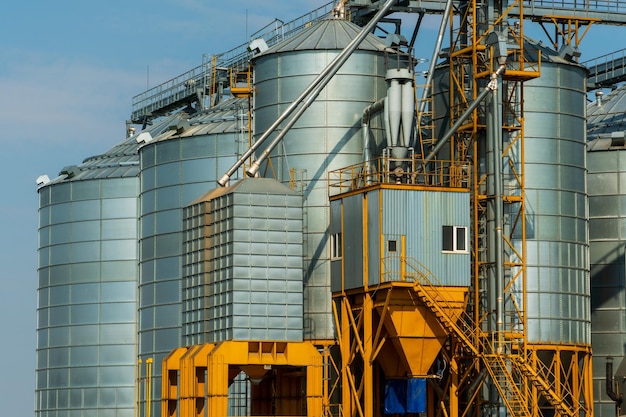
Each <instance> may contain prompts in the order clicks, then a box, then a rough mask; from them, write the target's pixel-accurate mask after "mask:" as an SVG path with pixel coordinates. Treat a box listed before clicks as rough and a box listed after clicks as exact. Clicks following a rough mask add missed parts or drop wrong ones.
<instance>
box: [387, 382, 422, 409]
mask: <svg viewBox="0 0 626 417" xmlns="http://www.w3.org/2000/svg"><path fill="white" fill-rule="evenodd" d="M425 412H426V379H424V378H409V379H388V380H387V381H385V414H407V413H425Z"/></svg>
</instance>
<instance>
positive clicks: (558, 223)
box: [518, 62, 591, 344]
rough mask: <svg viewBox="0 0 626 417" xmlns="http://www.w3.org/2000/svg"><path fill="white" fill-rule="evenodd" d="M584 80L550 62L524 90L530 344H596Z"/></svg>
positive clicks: (572, 68)
mask: <svg viewBox="0 0 626 417" xmlns="http://www.w3.org/2000/svg"><path fill="white" fill-rule="evenodd" d="M585 77H586V74H585V70H584V69H583V68H581V67H580V66H578V65H575V64H566V63H559V62H555V63H549V62H544V63H543V64H542V67H541V77H540V78H538V79H533V80H531V81H528V82H526V83H525V84H524V118H525V132H524V133H525V138H524V146H525V153H524V160H525V164H526V165H525V167H524V169H525V171H524V172H525V187H526V188H525V192H526V219H527V223H526V250H527V257H526V268H527V273H526V287H527V302H526V317H527V320H528V321H527V337H528V340H529V341H530V342H545V343H571V344H590V343H591V329H590V327H591V323H590V320H591V317H590V307H589V300H590V287H589V270H588V236H587V205H586V197H587V194H586V193H587V189H586V166H585V165H586V160H585V159H586V158H585V153H586V152H585ZM518 244H519V242H518Z"/></svg>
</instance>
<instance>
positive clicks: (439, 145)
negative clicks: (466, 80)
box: [422, 65, 506, 165]
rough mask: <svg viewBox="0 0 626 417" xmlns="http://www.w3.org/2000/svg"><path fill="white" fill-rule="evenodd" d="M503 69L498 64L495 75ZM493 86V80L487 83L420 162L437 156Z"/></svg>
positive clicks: (423, 162) (425, 161) (495, 86)
mask: <svg viewBox="0 0 626 417" xmlns="http://www.w3.org/2000/svg"><path fill="white" fill-rule="evenodd" d="M505 69H506V66H505V65H500V66H499V67H498V69H497V70H496V72H495V73H494V74H495V75H496V77H499V76H500V75H502V74H503V73H504V70H505ZM494 88H497V84H495V85H494V83H493V81H492V82H490V83H489V84H487V87H486V88H485V89H484V90H483V91H482V92H481V93H480V94H479V95H478V96H477V97H476V100H474V101H473V102H472V104H470V105H469V107H468V108H467V110H465V112H464V113H463V114H462V115H461V116H460V117H459V120H457V121H456V122H455V123H454V124H453V125H452V127H451V128H450V130H448V131H447V132H446V134H445V135H443V137H442V138H441V139H440V140H439V141H438V142H437V144H436V145H435V147H434V148H433V150H432V151H431V152H430V153H429V154H428V156H427V157H426V158H424V160H423V161H422V164H424V165H425V164H427V163H429V162H430V161H432V160H433V158H434V157H435V156H437V154H438V153H439V151H441V149H442V148H443V147H444V145H445V144H446V143H447V142H448V140H450V138H451V137H452V135H454V133H455V132H456V131H457V130H458V128H459V127H461V125H462V124H463V122H464V121H465V119H467V118H468V117H469V116H470V115H471V114H472V112H473V111H474V110H476V107H478V105H479V104H480V102H481V101H483V100H484V99H485V97H487V96H488V95H489V93H491V91H493V89H494Z"/></svg>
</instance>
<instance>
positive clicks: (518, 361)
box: [406, 260, 575, 417]
mask: <svg viewBox="0 0 626 417" xmlns="http://www.w3.org/2000/svg"><path fill="white" fill-rule="evenodd" d="M412 262H414V263H415V264H419V262H417V261H415V260H412ZM415 264H411V263H409V262H407V269H412V270H413V272H412V273H409V272H407V274H406V275H407V278H409V279H413V281H414V291H415V293H416V295H417V296H418V297H419V298H420V300H421V301H422V302H423V303H424V304H425V305H426V306H427V307H428V308H429V309H430V310H431V311H432V313H433V314H434V315H435V316H436V317H437V318H438V320H439V323H440V324H441V326H442V327H444V328H445V329H446V330H447V331H448V332H449V333H452V334H454V336H455V337H456V338H457V339H458V340H459V341H461V342H462V343H463V345H464V347H465V348H466V349H467V350H468V351H469V352H471V353H472V354H473V355H475V356H477V357H479V358H480V359H481V360H482V362H483V363H484V365H485V368H486V369H487V371H488V373H489V375H490V376H491V379H492V381H493V383H494V385H495V388H496V389H497V390H498V392H499V394H500V396H501V398H502V401H503V403H504V405H505V406H506V408H507V410H508V411H509V413H510V414H511V417H529V416H531V415H533V413H532V412H531V410H530V409H529V398H530V396H529V393H527V392H523V390H522V388H520V387H523V386H524V385H523V384H522V381H520V378H522V377H525V378H527V379H528V380H529V381H530V382H531V384H532V386H533V387H535V388H536V389H537V390H538V391H539V392H540V393H541V394H542V395H543V396H544V398H545V399H546V400H547V401H548V402H549V403H550V405H551V406H552V407H554V409H555V410H556V411H557V413H558V414H559V415H561V416H564V417H565V416H567V417H570V416H574V415H575V413H574V411H573V410H571V409H570V408H569V407H568V406H567V405H566V404H565V403H564V402H563V400H562V398H561V397H560V396H559V395H558V394H557V393H556V392H555V391H554V390H553V389H552V387H551V385H550V383H549V382H548V381H547V380H546V376H543V375H542V374H546V372H548V373H549V370H548V369H547V367H546V366H545V365H543V364H540V363H539V364H537V366H539V367H543V368H545V369H543V372H542V373H540V372H537V370H536V369H535V368H534V367H533V366H531V365H530V364H529V363H528V361H526V360H525V359H524V357H523V356H521V355H520V354H519V352H517V353H516V352H513V349H511V348H509V349H504V351H503V352H498V351H497V349H494V342H493V341H492V340H491V338H490V336H489V334H487V333H485V332H483V331H480V330H477V329H475V328H474V326H472V321H471V318H470V317H469V315H468V314H467V313H465V312H464V313H462V314H461V315H459V316H457V317H450V315H449V314H448V311H453V310H451V309H449V308H446V300H447V298H448V297H446V296H445V294H442V293H441V291H440V288H443V287H442V286H440V285H436V284H434V283H433V281H434V280H435V278H434V277H433V276H432V274H430V272H428V273H424V272H421V270H423V269H424V268H416V267H415ZM429 275H430V279H429ZM511 334H514V333H513V332H511ZM508 346H521V345H520V341H519V340H517V339H516V340H514V341H508ZM518 350H519V348H518ZM516 374H517V375H518V377H517V378H516V377H515V376H514V375H516Z"/></svg>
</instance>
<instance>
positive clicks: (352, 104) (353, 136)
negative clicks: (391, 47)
mask: <svg viewBox="0 0 626 417" xmlns="http://www.w3.org/2000/svg"><path fill="white" fill-rule="evenodd" d="M358 31H359V28H358V27H357V26H355V25H353V24H351V23H349V22H345V21H340V20H329V21H324V22H321V23H318V24H315V25H314V26H312V27H311V28H310V29H307V30H306V31H303V32H302V33H301V34H299V35H297V36H295V37H293V38H292V39H290V40H288V41H287V42H285V44H279V45H277V46H276V47H274V48H272V49H270V50H268V51H266V52H265V53H264V54H262V55H260V56H258V57H256V58H255V59H254V68H255V88H256V95H255V132H256V133H255V134H256V135H257V136H258V135H259V134H261V133H263V132H264V131H265V130H266V128H267V127H268V126H269V125H271V124H272V123H273V122H274V121H275V120H276V119H277V117H278V116H279V114H280V113H281V111H282V109H284V108H286V107H287V106H288V105H289V103H291V101H292V100H293V99H294V98H296V97H297V96H298V95H299V94H300V93H301V92H302V91H303V90H304V89H305V88H306V87H307V86H308V84H309V83H310V82H311V81H312V80H313V79H314V78H315V77H316V75H317V74H318V73H319V72H320V71H321V70H322V69H323V67H325V66H326V65H327V64H328V63H329V62H330V61H332V59H333V58H334V57H335V56H336V55H338V54H339V52H340V49H341V48H343V47H345V46H346V45H347V44H348V43H349V41H350V40H351V36H352V35H356V34H357V33H358ZM365 45H367V46H366V48H368V49H366V50H361V49H359V50H357V51H355V52H354V54H353V55H352V56H351V57H350V58H349V59H348V61H347V62H346V64H344V66H343V67H342V68H341V69H340V70H339V72H338V74H337V75H336V76H335V77H334V78H333V79H332V80H331V81H330V83H329V84H328V85H327V86H326V88H325V89H324V90H323V91H322V93H321V94H320V96H319V97H318V99H317V100H316V101H315V102H313V103H312V105H311V106H310V108H309V109H308V110H307V111H306V112H305V113H304V114H303V115H302V117H301V118H300V119H299V120H298V122H297V123H296V124H295V125H294V127H293V128H292V129H291V130H290V131H289V132H288V134H287V135H286V137H285V139H284V140H283V142H282V143H281V144H280V145H279V146H278V147H277V149H275V151H274V152H273V153H272V155H271V158H270V163H268V164H266V165H265V167H262V170H261V173H262V175H264V176H268V177H272V176H273V175H274V173H275V175H276V178H277V179H278V180H279V181H281V182H288V181H289V180H290V170H291V169H295V170H296V171H298V172H300V173H302V177H303V178H304V180H303V181H302V184H303V188H304V190H303V193H304V200H305V202H304V204H305V226H304V227H305V229H306V230H305V241H306V242H305V266H304V267H305V273H306V275H305V295H304V297H305V338H312V339H330V338H333V337H334V331H333V325H332V322H333V319H332V314H331V296H330V262H329V257H330V254H329V248H330V247H329V242H328V230H327V229H328V225H329V222H330V216H329V208H328V205H329V203H328V192H327V188H326V178H327V172H328V171H330V170H334V169H338V168H340V167H345V166H348V165H352V164H354V163H357V162H360V160H361V158H362V153H363V144H362V140H361V136H360V121H361V115H362V112H363V109H365V108H366V107H367V106H368V105H370V104H371V103H373V102H375V101H376V100H378V99H379V98H381V97H384V96H385V95H386V85H385V80H384V57H383V55H382V53H381V51H382V50H383V49H384V45H383V44H382V43H381V42H380V40H379V39H378V38H376V37H374V36H373V35H372V36H369V37H368V38H367V39H366V41H365ZM327 48H328V49H327ZM374 127H375V128H376V127H378V133H375V137H378V140H379V143H380V137H381V134H380V124H378V125H375V126H374ZM374 131H375V132H376V129H375V130H374ZM260 151H262V149H260ZM270 164H271V165H270Z"/></svg>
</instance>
